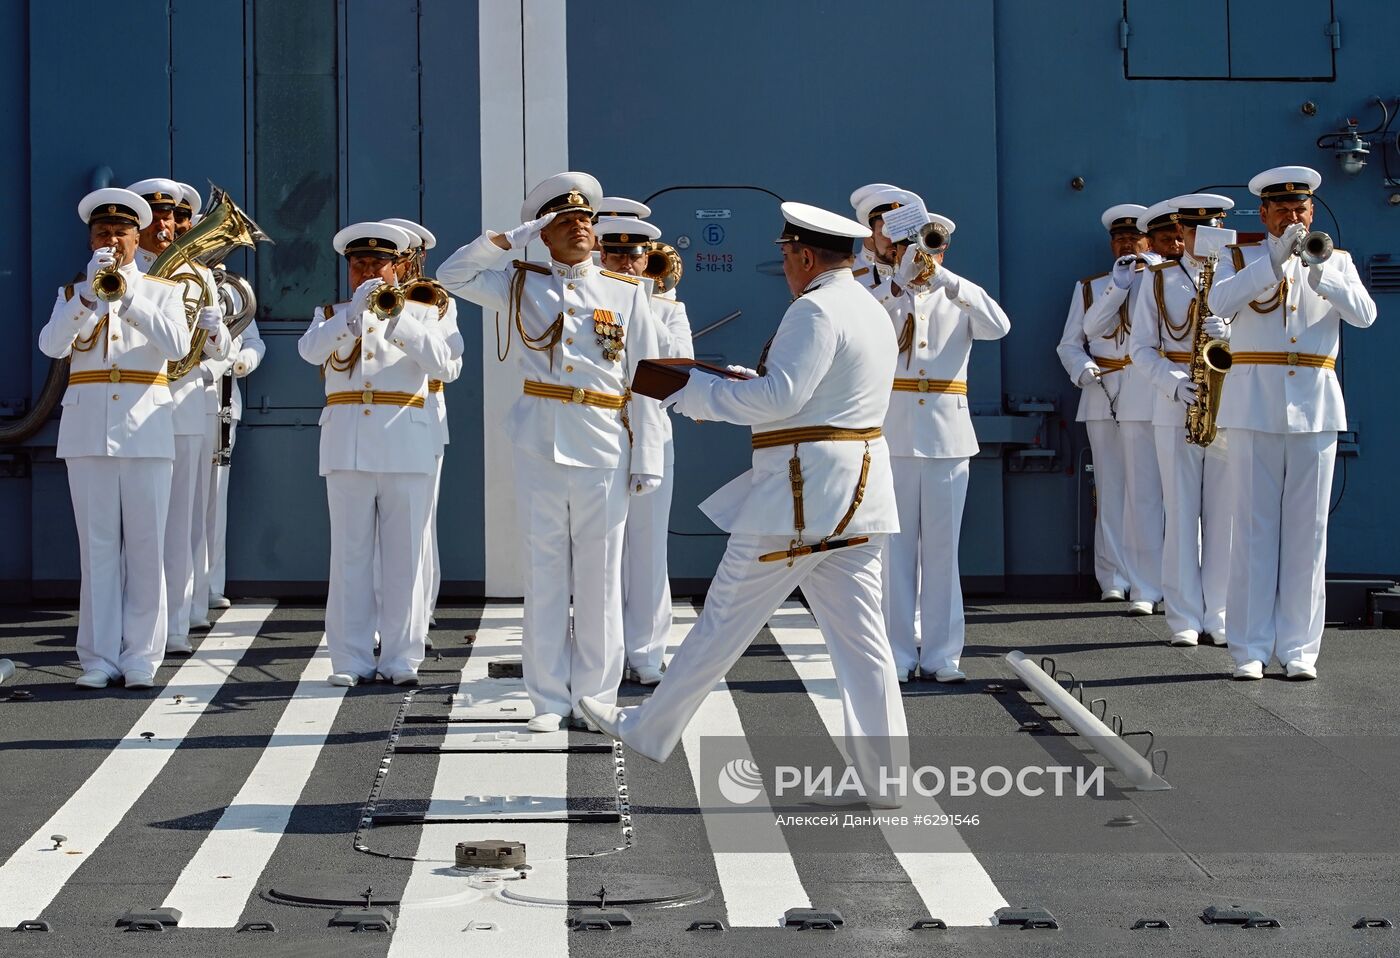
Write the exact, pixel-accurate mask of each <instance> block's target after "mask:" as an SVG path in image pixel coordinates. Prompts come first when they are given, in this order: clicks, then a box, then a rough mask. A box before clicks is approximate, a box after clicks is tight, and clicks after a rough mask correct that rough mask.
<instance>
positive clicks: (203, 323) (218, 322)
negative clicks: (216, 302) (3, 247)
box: [194, 306, 224, 338]
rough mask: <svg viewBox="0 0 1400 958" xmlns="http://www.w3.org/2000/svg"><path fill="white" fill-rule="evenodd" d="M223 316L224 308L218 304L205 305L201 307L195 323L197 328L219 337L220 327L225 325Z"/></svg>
mask: <svg viewBox="0 0 1400 958" xmlns="http://www.w3.org/2000/svg"><path fill="white" fill-rule="evenodd" d="M223 318H224V311H223V309H221V308H220V307H218V306H205V307H203V308H201V309H200V311H199V317H198V318H197V319H196V320H195V321H194V325H195V327H196V328H197V329H202V330H204V331H205V332H207V333H213V334H214V336H215V337H216V338H217V336H218V333H219V327H220V326H222V325H223Z"/></svg>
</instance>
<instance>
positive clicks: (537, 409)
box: [437, 236, 665, 476]
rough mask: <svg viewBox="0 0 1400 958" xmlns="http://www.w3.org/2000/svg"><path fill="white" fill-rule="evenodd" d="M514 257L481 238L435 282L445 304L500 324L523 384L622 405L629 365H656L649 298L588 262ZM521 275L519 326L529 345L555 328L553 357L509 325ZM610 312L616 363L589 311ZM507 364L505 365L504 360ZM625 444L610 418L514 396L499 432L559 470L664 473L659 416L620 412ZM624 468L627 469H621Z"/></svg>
mask: <svg viewBox="0 0 1400 958" xmlns="http://www.w3.org/2000/svg"><path fill="white" fill-rule="evenodd" d="M512 255H513V251H510V250H503V249H501V248H500V247H498V246H496V244H495V243H493V242H491V238H490V236H481V237H479V238H477V239H476V240H474V241H473V242H471V243H469V244H467V245H466V246H464V247H462V248H461V249H460V250H458V251H457V252H455V253H453V254H452V255H451V256H450V257H448V259H447V261H446V262H444V263H443V264H442V266H440V267H439V268H438V271H437V279H438V282H440V283H442V284H443V285H444V286H446V287H447V289H448V290H449V291H450V292H452V293H453V294H455V295H457V296H460V297H462V298H463V299H465V300H467V301H468V302H472V303H476V304H477V305H479V306H482V307H483V308H485V309H491V310H495V311H497V312H498V313H499V314H500V320H501V323H502V324H503V325H504V326H505V327H506V330H507V331H506V336H507V337H510V339H511V340H516V341H517V342H515V345H514V346H513V347H512V348H511V354H512V355H513V356H514V362H515V363H516V366H517V368H519V370H520V373H521V377H522V379H528V380H534V381H536V382H540V383H546V384H549V385H559V386H565V387H568V388H570V389H585V390H591V391H594V392H603V393H609V394H611V395H614V396H621V395H626V394H627V392H628V388H629V384H630V383H631V382H632V374H633V372H634V371H635V368H636V364H637V363H638V362H639V361H641V360H643V359H649V358H656V357H658V356H661V355H663V354H662V352H661V346H660V334H659V332H658V330H657V326H656V321H655V319H654V318H653V316H652V312H651V305H650V302H649V299H650V297H649V296H648V295H647V291H646V289H645V288H644V287H643V286H642V284H641V283H640V282H639V281H637V280H636V279H635V278H633V277H626V276H622V275H621V274H618V273H612V272H609V271H607V270H604V269H600V268H599V267H597V266H596V265H594V264H593V263H592V262H591V261H588V262H584V263H579V264H577V265H575V266H565V265H564V264H562V263H550V264H549V265H547V266H546V265H541V264H538V263H521V264H520V265H519V266H516V265H514V264H513V263H512ZM521 270H523V271H524V272H525V273H526V276H525V283H524V291H523V296H522V301H521V304H520V323H521V325H522V326H523V328H524V330H525V331H526V332H527V333H528V334H530V335H531V336H532V337H538V336H540V335H542V334H544V333H545V332H546V330H548V329H549V328H550V327H551V325H552V324H554V323H555V322H560V324H561V325H560V338H559V342H558V343H557V345H556V346H555V347H554V349H553V350H552V351H544V350H535V349H529V348H526V347H525V345H524V343H521V342H518V340H519V339H520V331H519V330H518V329H516V328H515V317H514V316H508V315H506V313H507V307H508V300H509V297H510V284H511V282H512V280H513V279H514V277H515V274H516V273H517V272H519V271H521ZM597 310H607V311H611V312H612V313H613V315H614V316H615V317H617V318H618V319H619V320H620V321H621V322H622V325H623V354H622V356H621V357H620V358H621V361H620V362H614V361H611V360H608V359H606V358H605V357H604V356H603V354H602V348H601V347H600V346H599V345H598V343H597V333H596V332H595V327H594V323H595V311H597ZM507 361H509V360H507ZM628 406H629V410H628V412H629V419H630V422H631V429H632V440H631V445H630V449H629V444H628V438H627V428H626V426H624V425H623V422H622V417H621V416H620V415H618V412H617V410H615V409H605V408H602V407H598V406H591V405H585V404H583V403H578V402H560V401H559V400H550V399H544V398H541V397H537V396H526V395H521V396H520V398H518V399H517V400H516V401H515V404H514V405H513V406H512V407H511V411H510V414H509V417H508V418H507V420H506V431H507V432H508V433H509V434H510V436H511V438H512V440H513V441H514V442H515V444H516V446H517V447H520V448H522V449H523V450H524V451H526V452H528V453H529V454H531V455H533V456H536V457H537V458H541V459H544V460H546V461H549V462H555V463H558V464H559V465H564V466H586V467H591V468H608V467H615V466H621V467H623V468H624V469H628V471H630V472H632V473H636V474H644V475H650V476H660V475H662V474H663V472H664V470H663V468H662V463H663V459H664V437H665V430H664V427H663V426H662V423H661V418H662V412H661V406H660V405H659V404H658V403H656V402H655V401H654V400H650V399H645V398H642V397H636V398H634V399H633V400H632V401H631V402H629V403H628ZM629 463H630V465H629Z"/></svg>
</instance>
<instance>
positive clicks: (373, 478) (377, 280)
mask: <svg viewBox="0 0 1400 958" xmlns="http://www.w3.org/2000/svg"><path fill="white" fill-rule="evenodd" d="M413 242H414V239H413V237H411V236H410V235H409V233H408V232H407V231H405V230H402V229H400V228H399V227H397V226H390V225H388V224H387V223H356V224H354V225H353V226H347V227H345V229H343V230H341V231H340V232H339V233H337V234H336V235H335V239H334V244H335V251H336V252H337V253H340V254H342V255H343V256H345V258H346V260H347V261H348V263H349V272H350V286H351V288H352V289H354V294H353V295H352V296H351V299H350V301H349V302H348V303H336V304H334V305H327V306H323V307H322V308H321V309H319V310H317V312H316V315H315V317H314V318H313V319H312V322H311V326H310V328H309V329H307V331H306V333H305V334H304V335H303V336H302V337H301V342H300V344H299V348H300V351H301V357H302V359H305V360H306V361H307V362H309V363H311V364H312V365H314V366H320V367H321V372H322V375H323V376H324V378H325V385H326V408H325V409H324V410H322V412H321V475H323V476H325V477H326V498H327V501H328V503H329V507H330V519H331V568H330V589H329V593H328V594H327V596H326V642H327V644H328V645H329V646H330V653H331V669H332V670H333V671H332V674H331V676H330V680H329V681H330V684H332V685H339V686H353V685H356V684H358V683H359V682H361V681H365V680H369V679H373V678H374V676H375V674H376V672H377V673H378V674H379V675H382V676H384V677H385V678H387V679H389V680H391V681H392V682H393V683H394V684H395V685H416V684H418V666H419V665H420V664H421V663H422V661H423V654H424V649H423V636H424V635H425V634H426V633H427V615H426V611H425V610H424V606H423V601H422V590H421V584H422V579H421V578H420V575H421V571H422V567H423V535H424V530H425V529H426V528H427V523H428V509H429V503H430V500H431V497H432V490H433V476H434V474H435V472H436V470H437V449H438V444H437V426H436V424H435V422H434V419H435V416H434V414H433V413H432V412H431V411H429V410H428V409H427V408H426V406H427V396H428V380H429V378H431V377H434V376H438V375H440V374H441V373H442V370H443V368H444V367H445V366H446V365H447V364H448V362H449V361H450V351H449V349H448V345H447V340H446V339H445V338H444V336H443V332H442V326H441V324H440V323H439V321H438V315H437V310H436V309H435V308H434V307H432V306H429V305H424V304H422V303H416V302H406V303H404V304H403V309H402V311H401V312H400V313H398V315H396V316H381V315H380V314H379V313H376V312H375V311H374V310H373V309H372V308H371V306H372V304H373V303H374V302H375V300H376V295H375V294H376V293H378V292H381V291H382V287H383V286H384V285H385V284H386V283H387V284H389V285H390V286H392V285H394V284H395V283H396V281H397V275H396V273H395V270H394V267H395V263H396V262H397V260H398V258H399V256H400V255H401V254H403V253H405V252H407V251H408V249H409V248H410V246H411V245H412V244H413ZM376 538H377V539H378V544H379V555H380V556H381V558H382V561H383V567H382V572H383V580H382V582H381V585H380V593H379V600H378V602H376V600H375V592H374V567H375V541H376ZM376 631H377V632H378V633H379V641H380V651H379V660H378V663H377V664H376V662H375V658H374V635H375V632H376Z"/></svg>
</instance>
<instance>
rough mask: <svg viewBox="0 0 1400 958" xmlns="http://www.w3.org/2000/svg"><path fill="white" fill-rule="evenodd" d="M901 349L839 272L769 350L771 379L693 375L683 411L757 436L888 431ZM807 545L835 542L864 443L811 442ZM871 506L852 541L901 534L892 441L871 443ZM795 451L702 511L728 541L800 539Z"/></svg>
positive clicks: (776, 453) (805, 459) (773, 457)
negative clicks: (812, 430)
mask: <svg viewBox="0 0 1400 958" xmlns="http://www.w3.org/2000/svg"><path fill="white" fill-rule="evenodd" d="M894 361H895V341H894V333H893V332H892V331H891V330H890V329H889V323H888V321H887V320H886V319H885V317H884V316H882V315H881V310H880V307H879V304H878V303H876V302H875V300H873V299H871V298H870V296H869V294H868V293H866V292H865V291H864V290H862V289H861V288H860V284H859V283H857V282H856V281H855V279H854V277H852V276H851V271H850V270H848V269H835V270H829V271H827V272H825V273H822V274H821V275H820V276H818V277H817V278H816V279H814V280H813V281H812V284H811V286H810V287H809V288H808V290H807V292H806V293H804V294H803V295H802V296H801V297H800V298H799V299H798V300H797V301H796V302H794V303H793V304H792V305H791V306H789V307H788V311H787V312H786V313H785V314H784V315H783V320H782V323H781V324H780V325H779V326H778V332H777V334H776V335H775V336H774V337H773V342H772V345H771V346H770V347H769V351H768V356H767V360H766V362H765V368H766V372H767V375H765V376H762V377H760V378H757V379H752V380H748V381H742V382H740V381H729V380H722V379H719V378H718V377H711V376H704V375H698V374H697V375H692V376H691V379H690V383H689V384H688V385H687V386H686V387H685V390H684V392H683V393H682V400H681V401H680V402H679V403H678V404H677V409H678V410H679V411H681V412H683V413H684V414H685V415H687V416H690V417H691V418H693V419H701V420H721V421H723V422H732V423H737V424H739V425H747V426H753V431H754V433H755V434H757V433H762V432H775V431H777V430H780V429H795V428H798V427H801V426H835V427H837V428H841V429H869V428H871V427H874V426H881V425H882V424H883V423H884V422H885V420H886V415H885V414H886V411H887V409H888V408H889V404H890V385H889V384H890V382H891V380H892V379H893V377H894V372H895V368H894ZM799 455H800V457H801V459H802V478H803V483H804V487H803V508H804V512H805V514H806V538H807V541H809V542H812V541H815V540H818V539H820V538H822V537H823V536H826V535H829V534H830V533H831V532H832V531H833V530H834V529H835V528H836V526H837V524H838V523H839V522H840V521H841V517H842V516H844V515H845V514H846V510H847V509H848V508H849V507H850V504H851V496H852V493H854V491H855V488H856V484H857V482H858V481H859V480H860V470H861V462H862V460H863V458H864V455H865V448H864V443H860V442H815V443H803V445H802V447H801V449H800V451H799ZM870 457H871V463H870V474H869V477H868V479H867V484H866V491H865V499H864V501H863V502H862V503H861V506H860V508H859V509H858V510H856V514H855V516H854V518H853V519H852V520H851V522H850V524H849V525H848V526H847V527H846V529H845V533H844V534H846V535H870V534H875V533H885V532H894V531H895V530H896V529H898V528H899V522H898V519H897V518H896V513H895V504H894V486H893V484H892V482H891V479H890V469H889V448H888V441H887V440H886V439H885V438H883V437H882V438H880V439H875V440H873V441H872V442H871V443H870ZM791 458H792V447H791V446H778V447H773V448H769V449H755V450H754V451H753V468H752V469H750V470H749V471H748V472H745V473H744V474H743V475H741V476H739V477H738V478H736V479H733V480H731V481H730V482H729V483H727V484H726V485H724V486H722V487H721V488H720V489H719V490H718V491H716V492H715V493H714V494H713V495H712V496H710V497H709V498H708V499H706V500H705V501H704V502H702V503H701V504H700V509H701V510H702V511H703V512H704V513H705V515H707V516H709V517H710V520H711V521H712V522H714V524H715V525H717V526H719V527H720V528H721V529H723V530H724V531H725V532H732V533H745V534H749V535H760V536H781V535H786V536H791V535H792V533H793V510H792V485H791V483H790V482H789V481H788V460H789V459H791Z"/></svg>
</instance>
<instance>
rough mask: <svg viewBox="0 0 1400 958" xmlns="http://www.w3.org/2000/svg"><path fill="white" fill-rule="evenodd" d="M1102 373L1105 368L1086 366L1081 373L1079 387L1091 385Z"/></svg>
mask: <svg viewBox="0 0 1400 958" xmlns="http://www.w3.org/2000/svg"><path fill="white" fill-rule="evenodd" d="M1102 375H1103V370H1102V369H1100V368H1099V367H1097V366H1088V367H1086V368H1085V370H1084V371H1083V372H1082V373H1080V374H1079V388H1080V389H1083V388H1084V387H1085V386H1087V385H1089V384H1090V383H1091V382H1093V381H1094V380H1095V379H1098V378H1099V377H1100V376H1102Z"/></svg>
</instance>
